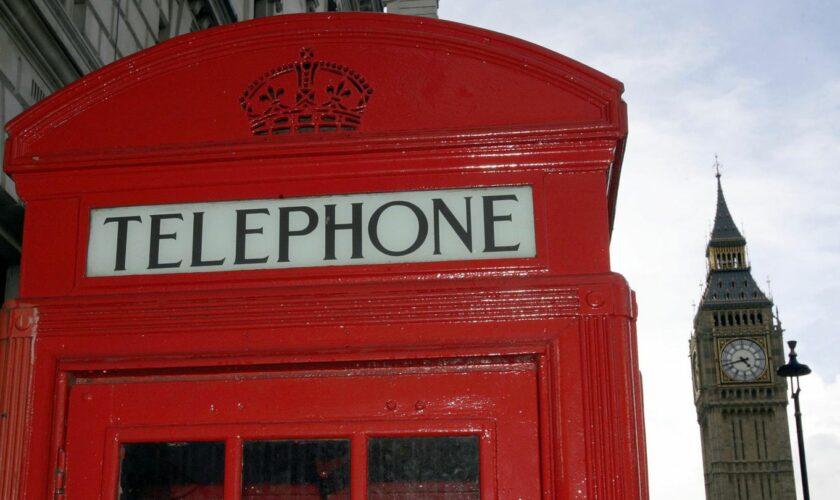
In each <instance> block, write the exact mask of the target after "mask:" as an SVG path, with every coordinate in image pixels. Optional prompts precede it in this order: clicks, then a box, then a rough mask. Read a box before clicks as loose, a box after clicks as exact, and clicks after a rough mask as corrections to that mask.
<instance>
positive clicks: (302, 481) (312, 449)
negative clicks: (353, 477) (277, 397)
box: [242, 439, 350, 500]
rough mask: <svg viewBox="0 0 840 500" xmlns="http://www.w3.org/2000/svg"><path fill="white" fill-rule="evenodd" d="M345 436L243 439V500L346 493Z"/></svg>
mask: <svg viewBox="0 0 840 500" xmlns="http://www.w3.org/2000/svg"><path fill="white" fill-rule="evenodd" d="M349 490H350V442H349V441H348V440H330V439H323V440H307V441H303V440H288V441H247V442H245V443H244V445H243V449H242V499H243V500H269V499H271V500H275V499H277V500H280V499H296V500H304V499H306V500H308V499H312V500H339V499H342V500H343V499H349V498H350V494H349Z"/></svg>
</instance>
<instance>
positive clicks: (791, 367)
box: [776, 340, 811, 500]
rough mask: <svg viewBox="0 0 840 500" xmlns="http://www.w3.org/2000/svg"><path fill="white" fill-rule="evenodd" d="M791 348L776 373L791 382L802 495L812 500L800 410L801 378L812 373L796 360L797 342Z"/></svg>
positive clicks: (790, 344) (793, 341)
mask: <svg viewBox="0 0 840 500" xmlns="http://www.w3.org/2000/svg"><path fill="white" fill-rule="evenodd" d="M787 344H788V347H790V354H789V355H788V363H787V364H786V365H782V366H780V367H779V369H778V370H776V373H778V374H779V376H781V377H787V378H789V379H791V381H790V397H791V398H792V399H793V407H794V413H793V416H794V417H795V418H796V440H797V441H798V442H799V470H800V472H801V474H802V495H803V498H804V499H805V500H811V493H810V492H809V490H808V469H807V468H806V466H805V441H804V439H803V438H802V412H801V411H800V410H799V377H800V376H802V377H804V376H805V375H808V374H809V373H811V369H810V368H808V365H803V364H802V363H800V362H799V361H797V360H796V351H795V350H794V349H796V341H795V340H791V341H788V343H787ZM794 380H796V388H794V383H793V382H794Z"/></svg>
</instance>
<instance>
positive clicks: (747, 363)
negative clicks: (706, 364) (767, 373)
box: [721, 356, 751, 368]
mask: <svg viewBox="0 0 840 500" xmlns="http://www.w3.org/2000/svg"><path fill="white" fill-rule="evenodd" d="M735 363H744V364H745V365H747V368H751V365H750V360H749V359H747V358H745V357H743V356H741V357H740V358H738V359H736V360H735V361H727V362H726V363H723V364H722V365H721V366H729V365H734V364H735Z"/></svg>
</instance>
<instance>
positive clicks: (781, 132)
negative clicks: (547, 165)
mask: <svg viewBox="0 0 840 500" xmlns="http://www.w3.org/2000/svg"><path fill="white" fill-rule="evenodd" d="M439 15H440V18H441V19H445V20H449V21H456V22H461V23H465V24H470V25H473V26H478V27H481V28H485V29H490V30H493V31H498V32H501V33H505V34H507V35H512V36H516V37H518V38H522V39H525V40H527V41H530V42H532V43H536V44H538V45H542V46H544V47H547V48H549V49H551V50H554V51H555V52H558V53H561V54H563V55H565V56H568V57H571V58H573V59H576V60H578V61H580V62H582V63H584V64H586V65H588V66H591V67H593V68H595V69H597V70H599V71H601V72H603V73H606V74H608V75H610V76H612V77H614V78H617V79H618V80H620V81H622V82H623V83H624V85H625V94H624V100H625V101H626V102H627V106H628V115H629V128H630V135H629V137H628V142H627V150H626V153H625V157H624V164H623V167H622V178H621V183H620V189H619V195H618V206H617V215H616V221H615V229H614V233H613V238H612V250H611V253H612V267H613V270H615V271H617V272H619V273H621V274H623V275H624V276H625V277H626V278H627V279H628V281H629V282H630V285H631V286H632V287H633V288H634V289H635V290H636V293H637V299H638V304H639V318H638V323H637V327H638V332H639V351H640V355H639V357H640V361H639V363H640V367H641V370H642V376H643V378H644V391H645V411H646V415H645V422H646V428H647V439H648V450H647V453H648V466H649V470H650V478H649V479H650V485H651V495H650V497H651V499H653V500H672V499H675V498H677V496H675V493H674V492H675V491H679V492H680V493H679V495H678V498H680V500H702V499H704V498H705V495H704V490H703V468H702V461H701V460H702V458H701V452H700V436H699V427H698V425H697V421H696V413H695V409H694V403H693V392H692V382H691V369H690V364H689V359H688V339H689V337H690V335H691V330H692V319H693V317H694V307H695V305H696V303H697V302H699V298H700V293H701V287H700V285H701V284H702V283H703V282H704V279H705V273H706V265H705V256H704V253H705V245H706V242H707V241H708V236H709V232H710V230H711V225H712V222H713V220H714V212H715V197H716V184H715V177H714V173H715V170H714V166H713V165H714V162H715V154H717V155H718V157H719V160H720V165H721V173H722V175H723V177H722V182H723V189H724V193H725V195H726V200H727V203H728V205H729V209H730V212H731V213H732V216H733V218H734V220H735V222H736V223H737V224H738V226H739V227H740V229H741V232H742V233H743V234H744V235H745V237H746V239H747V244H748V252H749V256H750V260H751V264H752V273H753V276H754V277H755V279H756V281H757V282H758V283H759V284H761V285H762V288H763V289H764V291H765V292H767V293H768V294H769V295H772V298H773V300H774V302H775V303H776V305H777V306H778V309H779V317H780V319H781V321H782V324H783V327H784V329H785V339H786V340H794V339H795V340H797V341H799V345H798V347H797V352H798V353H799V361H801V362H803V363H806V364H808V365H809V366H810V367H811V368H812V369H813V374H812V375H809V376H807V377H805V378H803V379H801V385H802V392H801V396H800V401H801V404H802V411H803V427H804V431H805V447H806V452H807V457H808V475H809V480H810V486H811V495H812V496H813V497H814V498H834V497H835V496H836V494H835V489H836V487H835V488H832V486H834V484H833V482H834V483H836V479H835V477H836V476H837V475H838V473H840V362H838V359H840V346H839V345H838V342H837V339H838V335H840V325H838V322H837V321H836V319H838V318H840V315H838V314H837V311H838V308H840V30H838V29H837V26H838V24H840V2H836V1H835V0H824V1H817V0H813V1H812V0H801V1H797V2H790V1H781V0H764V1H756V0H742V1H737V2H731V1H709V0H707V1H680V0H670V1H664V0H663V1H659V2H640V1H633V0H625V1H563V0H556V1H545V0H542V1H536V0H518V1H516V2H514V1H510V0H508V1H503V0H441V2H440V11H439ZM768 281H769V283H768ZM833 320H834V321H833ZM792 406H793V405H792V404H791V405H790V407H789V414H790V421H791V424H792V423H793V414H792V413H793V410H792ZM791 440H792V441H791V442H792V444H793V447H794V450H793V456H794V457H796V438H795V435H794V434H792V435H791ZM794 462H797V461H796V460H794ZM795 465H797V466H798V464H796V463H795ZM797 471H798V467H797ZM799 488H800V484H799V475H798V472H797V489H799ZM799 494H800V498H801V491H800V492H799Z"/></svg>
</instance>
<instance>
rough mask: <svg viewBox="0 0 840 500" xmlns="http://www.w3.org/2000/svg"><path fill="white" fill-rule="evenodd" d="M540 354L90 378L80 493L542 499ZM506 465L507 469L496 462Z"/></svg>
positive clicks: (84, 398)
mask: <svg viewBox="0 0 840 500" xmlns="http://www.w3.org/2000/svg"><path fill="white" fill-rule="evenodd" d="M536 374H537V371H536V369H535V366H534V364H533V363H532V362H531V361H530V360H527V359H525V360H523V359H510V360H506V361H505V362H502V363H500V362H499V360H498V359H496V360H494V361H493V363H491V364H486V363H474V364H461V365H456V366H447V364H438V365H437V366H425V365H417V366H399V367H397V366H391V367H381V366H380V367H365V366H353V367H347V366H344V367H342V366H335V367H319V368H318V369H317V370H315V369H313V368H312V367H301V368H299V369H293V370H289V369H286V370H282V371H271V370H266V371H260V372H250V373H244V372H243V373H198V374H196V373H190V374H157V375H154V376H150V375H143V376H130V375H127V376H121V375H119V374H116V375H114V374H106V375H103V376H90V377H80V378H78V379H77V380H76V381H75V384H74V385H73V387H72V389H71V393H70V394H71V395H70V403H69V415H68V422H69V428H68V433H67V435H68V441H67V450H66V452H67V457H66V460H67V469H66V471H67V472H66V473H67V490H66V491H67V494H68V497H69V498H88V499H95V498H99V499H106V500H114V499H119V500H131V499H169V498H177V499H184V500H199V499H200V500H209V499H225V500H233V499H243V500H252V499H253V500H256V499H265V500H267V499H281V498H282V499H285V498H295V499H313V500H315V499H362V498H370V499H403V498H413V499H430V500H438V499H440V500H446V499H459V500H463V499H479V498H482V499H489V498H539V497H540V496H541V493H540V491H541V485H540V472H539V463H540V450H539V432H538V428H539V425H538V424H539V422H538V413H537V377H536ZM502 462H503V463H504V464H506V465H505V467H497V464H499V463H502Z"/></svg>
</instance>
